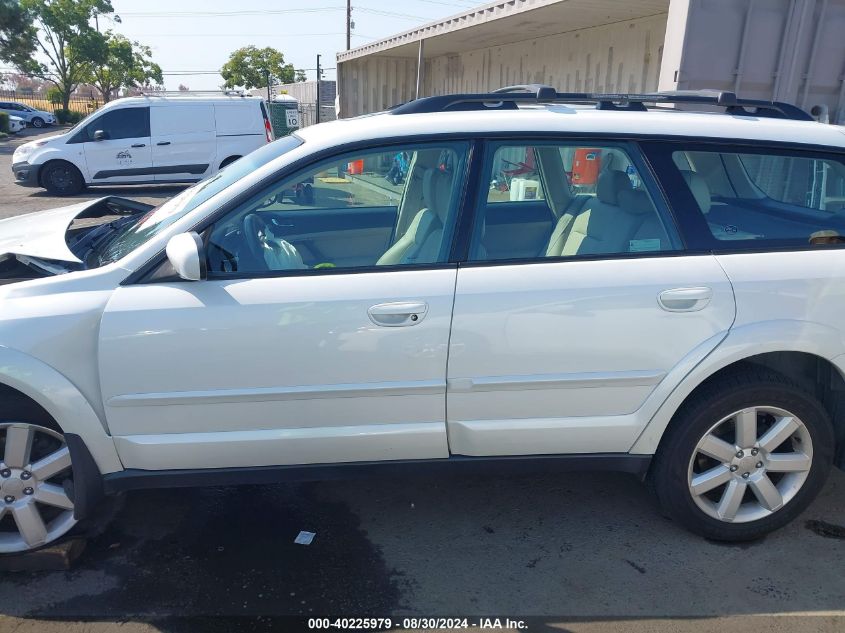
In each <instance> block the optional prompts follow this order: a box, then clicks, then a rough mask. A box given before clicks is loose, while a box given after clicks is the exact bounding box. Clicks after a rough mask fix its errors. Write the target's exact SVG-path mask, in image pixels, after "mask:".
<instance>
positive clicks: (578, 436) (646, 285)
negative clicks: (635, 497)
mask: <svg viewBox="0 0 845 633" xmlns="http://www.w3.org/2000/svg"><path fill="white" fill-rule="evenodd" d="M531 146H535V147H539V146H542V147H543V149H544V151H543V152H540V154H543V153H546V154H548V148H549V147H553V148H557V150H558V152H557V155H558V156H559V159H556V160H555V161H547V162H548V164H547V165H546V167H545V168H544V167H543V165H542V164H541V165H539V167H540V169H539V170H538V171H540V172H542V173H543V174H544V178H542V179H541V180H542V181H543V182H542V183H541V184H542V185H543V188H544V189H545V190H546V191H547V192H548V193H552V192H553V191H555V190H560V189H561V188H566V190H567V191H564V192H563V193H564V194H565V195H562V196H557V197H559V198H561V199H563V198H568V199H570V200H573V201H577V204H576V205H575V206H574V207H573V208H572V213H565V214H562V215H561V216H560V217H559V219H557V220H556V222H555V227H554V228H555V233H554V235H555V237H554V238H553V239H555V241H556V243H557V244H558V246H557V247H556V248H552V247H550V245H549V244H544V245H542V247H541V248H540V249H539V253H540V254H539V255H533V256H527V257H522V258H518V259H515V260H514V259H511V260H509V261H501V260H500V261H497V260H496V259H495V256H496V253H495V252H492V253H491V252H490V251H489V250H488V249H487V248H486V237H485V233H486V231H489V225H488V226H487V227H485V226H484V222H483V221H482V217H483V216H482V215H479V217H478V218H477V220H476V223H475V226H474V228H473V234H472V238H471V248H470V254H469V260H470V261H469V262H468V263H467V264H466V265H464V266H462V267H461V268H460V270H459V271H458V282H457V288H456V296H455V308H454V315H453V322H452V334H451V340H450V352H449V368H448V392H447V410H448V428H449V445H450V450H451V451H452V453H456V454H464V455H516V454H551V453H605V452H625V451H627V450H628V449H629V448H630V447H631V446H632V444H633V442H634V441H635V439H636V437H637V436H638V435H639V433H640V431H641V430H642V429H643V428H644V426H645V424H646V423H647V422H648V417H647V416H646V415H644V414H643V413H642V411H643V409H644V408H643V404H644V403H645V402H646V400H647V399H648V397H649V396H650V395H651V394H652V393H653V392H654V391H655V389H656V388H657V386H658V385H659V384H661V383H662V382H663V381H667V382H668V383H672V382H673V381H678V380H679V379H680V374H682V373H683V372H682V370H680V369H679V368H681V367H683V366H684V365H685V363H686V362H697V361H696V359H698V360H700V359H701V358H703V357H704V356H705V355H706V354H707V353H708V352H709V351H711V350H712V349H713V348H714V347H715V346H716V345H718V344H719V342H720V341H721V340H723V339H724V337H725V336H726V335H727V332H728V330H729V328H730V327H731V323H732V322H733V319H734V314H735V306H734V298H733V293H732V290H731V286H730V283H729V282H728V279H727V277H726V275H725V273H724V272H723V271H722V269H721V267H720V266H719V264H718V263H717V261H716V259H715V257H714V256H713V255H711V254H689V255H686V254H684V250H683V245H682V243H681V241H680V239H679V238H678V236H677V233H676V230H675V228H674V226H673V222H672V218H671V216H670V215H669V214H668V212H667V210H666V207H665V205H664V203H663V202H662V200H661V198H660V197H659V194H658V193H657V192H658V191H659V190H658V189H657V188H656V187H655V186H654V184H653V183H652V182H651V180H650V178H649V177H648V172H647V170H646V168H645V164H644V162H643V159H642V157H641V156H640V154H639V150H638V148H637V146H636V145H633V144H623V143H608V142H607V141H597V140H595V139H582V140H580V141H576V142H566V141H559V142H558V141H556V142H548V143H535V142H529V141H524V142H521V143H520V142H497V143H493V144H489V145H488V148H487V150H486V153H485V154H486V156H485V168H484V172H483V173H484V179H483V180H482V183H481V189H482V190H485V189H487V187H485V184H486V182H487V178H489V179H490V182H491V184H492V183H493V181H495V180H497V177H498V174H497V171H496V169H495V166H496V165H498V164H499V163H500V162H501V160H500V158H501V156H502V155H503V154H505V155H506V154H507V153H513V151H514V150H515V149H523V150H524V149H525V148H526V147H531ZM579 147H588V148H591V150H593V151H597V152H600V153H601V155H602V158H603V161H602V164H603V165H604V168H603V170H602V173H601V175H600V176H599V178H598V180H597V181H596V182H595V183H593V184H590V185H587V186H585V185H584V184H583V183H577V184H576V185H572V184H570V183H569V177H568V176H567V173H571V171H572V169H571V168H572V165H571V163H572V157H573V156H574V155H575V154H576V152H575V151H574V150H575V149H577V148H579ZM541 162H542V161H541ZM561 163H563V164H561ZM509 185H510V186H513V182H511V183H509ZM518 186H519V187H520V189H521V190H524V188H525V184H524V183H522V184H519V185H518ZM490 195H491V196H493V195H496V196H502V195H503V192H501V191H497V190H496V187H493V188H491V194H490ZM509 200H510V198H509V197H508V202H507V203H506V204H508V205H509V206H508V207H503V209H505V210H507V209H508V208H510V209H512V211H513V213H514V214H515V215H516V214H519V213H521V210H520V209H519V206H518V204H517V203H516V202H514V203H513V204H511V203H510V201H509ZM488 202H490V201H489V200H488ZM482 204H483V203H482ZM488 206H489V205H488ZM520 219H521V218H520V217H516V218H515V219H514V223H513V226H514V227H519V222H520ZM517 230H518V229H517V228H515V232H516V231H517ZM515 239H519V238H518V237H516V238H515Z"/></svg>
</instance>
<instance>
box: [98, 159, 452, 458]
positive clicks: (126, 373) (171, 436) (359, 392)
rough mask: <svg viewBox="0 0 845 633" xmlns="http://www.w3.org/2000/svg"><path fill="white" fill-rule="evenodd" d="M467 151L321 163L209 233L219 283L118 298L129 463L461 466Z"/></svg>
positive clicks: (105, 383) (104, 357) (131, 292)
mask: <svg viewBox="0 0 845 633" xmlns="http://www.w3.org/2000/svg"><path fill="white" fill-rule="evenodd" d="M400 154H401V155H402V156H401V160H400ZM466 154H467V146H466V145H465V144H463V143H451V142H450V143H446V144H442V145H437V146H428V145H425V146H412V147H404V148H402V147H400V148H392V149H390V150H389V151H386V150H384V149H381V150H373V151H368V152H361V153H358V154H353V155H343V156H339V157H336V158H334V159H332V160H330V161H324V162H322V163H320V164H319V165H316V166H314V167H312V168H308V169H306V170H304V171H301V172H299V173H297V174H295V175H293V176H290V177H284V178H281V179H280V180H279V181H278V182H277V183H275V184H273V185H271V186H269V187H266V188H265V189H263V190H262V191H260V192H256V195H255V196H254V197H253V198H252V199H251V200H249V201H248V202H246V203H243V204H241V205H240V206H239V207H237V208H236V209H235V210H234V211H232V212H230V213H229V214H228V215H227V216H225V217H224V218H222V219H220V220H219V221H217V222H216V223H215V224H214V225H213V226H210V227H207V228H206V230H205V231H204V232H203V234H204V237H205V241H206V244H207V246H206V248H207V254H208V270H209V278H208V279H207V280H203V281H199V282H184V281H172V282H165V283H161V282H159V283H149V284H143V283H142V284H136V285H128V286H123V287H120V288H119V289H118V290H117V291H116V292H115V293H114V295H113V297H112V299H111V301H110V302H109V304H108V306H107V308H106V311H105V314H104V316H103V320H102V324H101V328H100V361H101V368H102V369H103V371H102V376H101V382H102V389H103V399H104V403H105V409H106V417H107V420H108V425H109V430H110V432H111V433H112V434H113V435H114V436H115V441H116V444H117V447H118V450H119V452H120V456H121V459H122V460H123V463H124V465H125V466H127V467H128V468H145V469H167V468H213V467H232V466H262V465H278V464H307V463H329V462H347V461H369V460H391V459H413V458H433V457H446V456H448V446H447V441H446V417H445V416H446V412H445V390H446V386H445V379H446V358H447V348H448V341H449V328H450V324H451V316H452V303H453V298H454V287H455V279H456V274H457V272H456V267H455V266H454V265H453V264H449V263H448V253H449V248H450V244H451V237H452V233H453V226H454V222H455V214H456V207H457V204H458V200H459V199H460V195H459V194H460V189H461V187H462V186H463V180H464V173H465V162H466ZM444 156H446V157H447V159H448V160H444V158H443V157H444ZM397 163H399V164H398V165H397ZM446 165H448V167H445V166H446ZM388 176H389V177H388ZM200 228H204V227H200ZM114 367H122V368H123V369H122V370H121V371H114V370H113V369H111V370H110V371H106V370H105V368H114Z"/></svg>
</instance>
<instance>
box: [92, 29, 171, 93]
mask: <svg viewBox="0 0 845 633" xmlns="http://www.w3.org/2000/svg"><path fill="white" fill-rule="evenodd" d="M105 37H106V47H107V53H106V60H105V63H103V64H95V65H94V67H93V69H92V71H91V79H92V83H93V84H94V86H96V88H97V90H98V91H99V92H100V94H101V95H102V96H103V103H108V102H109V101H110V100H111V98H112V97H113V96H114V93H115V92H116V91H117V90H118V89H119V88H135V87H138V86H145V85H149V84H151V83H152V82H155V83H157V84H160V83H162V81H163V80H162V75H161V67H160V66H159V65H158V64H156V63H155V62H153V61H152V59H150V57H151V55H152V52H151V51H150V48H149V47H148V46H142V45H141V44H139V43H138V42H130V41H129V40H128V39H126V38H125V37H124V36H123V35H118V34H115V33H112V32H110V31H109V32H107V33H106V36H105Z"/></svg>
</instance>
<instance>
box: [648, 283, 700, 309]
mask: <svg viewBox="0 0 845 633" xmlns="http://www.w3.org/2000/svg"><path fill="white" fill-rule="evenodd" d="M712 298H713V290H712V289H711V288H706V287H703V286H702V287H696V288H672V289H671V290H664V291H663V292H661V293H660V295H659V296H658V297H657V303H659V304H660V307H661V308H663V309H664V310H666V311H668V312H697V311H698V310H703V309H704V308H706V307H707V304H709V303H710V299H712Z"/></svg>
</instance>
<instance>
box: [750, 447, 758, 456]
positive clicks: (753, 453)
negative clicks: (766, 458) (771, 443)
mask: <svg viewBox="0 0 845 633" xmlns="http://www.w3.org/2000/svg"><path fill="white" fill-rule="evenodd" d="M759 452H760V451H758V450H757V449H756V448H752V449H751V454H752V455H756V454H757V453H759Z"/></svg>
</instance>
